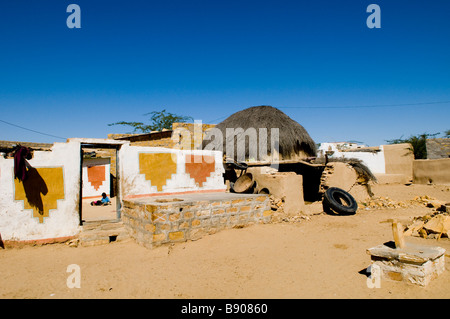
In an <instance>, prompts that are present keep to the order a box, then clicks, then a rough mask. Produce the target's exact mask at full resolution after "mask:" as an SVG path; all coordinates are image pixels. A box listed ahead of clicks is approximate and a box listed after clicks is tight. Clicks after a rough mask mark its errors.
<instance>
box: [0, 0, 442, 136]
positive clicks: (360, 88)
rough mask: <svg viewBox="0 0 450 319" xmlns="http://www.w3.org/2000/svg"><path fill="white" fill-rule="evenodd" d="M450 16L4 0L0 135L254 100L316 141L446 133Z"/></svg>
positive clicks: (213, 113)
mask: <svg viewBox="0 0 450 319" xmlns="http://www.w3.org/2000/svg"><path fill="white" fill-rule="evenodd" d="M71 3H75V4H78V5H79V6H80V8H81V29H69V28H68V27H67V25H66V19H67V17H68V16H69V14H70V13H67V12H66V8H67V6H68V5H69V4H71ZM371 3H376V4H378V5H379V6H380V8H381V29H369V28H368V27H367V25H366V19H367V17H368V16H369V13H367V12H366V8H367V6H368V5H369V4H371ZM449 17H450V1H448V0H430V1H425V0H422V1H415V0H408V1H400V0H389V1H379V0H371V1H364V0H357V1H349V0H341V1H320V0H318V1H313V0H310V1H299V0H296V1H262V0H258V1H246V0H239V1H237V0H227V1H216V0H202V1H200V0H195V1H192V0H164V1H162V0H161V1H137V0H127V1H115V0H109V1H103V0H70V1H64V0H42V1H34V0H33V1H32V0H20V1H1V2H0V45H1V47H0V121H3V122H0V140H15V141H32V142H60V141H63V140H61V139H59V138H56V137H51V136H47V135H42V134H38V133H36V132H32V131H28V130H24V129H22V128H19V127H17V126H21V127H24V128H28V129H31V130H34V131H37V132H41V133H45V134H49V135H54V136H58V137H63V138H67V137H93V138H106V136H107V134H108V133H125V132H128V131H130V130H129V129H128V128H126V127H123V126H113V127H110V126H108V125H107V124H108V123H113V122H117V121H121V120H124V121H143V120H145V117H144V116H143V114H144V113H147V112H151V111H159V110H162V109H167V110H168V111H169V112H172V113H176V114H179V115H190V116H192V117H193V118H194V119H196V120H202V121H203V122H204V123H218V122H220V121H221V120H223V119H225V118H226V117H227V116H228V115H231V114H232V113H234V112H236V111H239V110H242V109H244V108H247V107H250V106H255V105H272V106H274V107H277V108H280V109H281V110H282V111H283V112H285V113H286V114H287V115H289V116H290V117H291V118H293V119H294V120H296V121H297V122H299V123H300V124H302V125H303V126H304V127H305V128H306V129H307V130H308V132H309V133H310V135H311V137H312V138H313V139H314V140H315V141H316V142H317V143H319V142H333V141H348V140H356V141H361V142H364V143H366V144H368V145H379V144H383V143H385V140H387V139H393V138H399V137H401V136H402V135H403V136H404V137H408V136H410V135H413V134H420V133H424V132H427V133H436V132H443V131H445V130H448V129H450V120H449V119H450V18H449ZM431 102H440V103H431ZM405 104H407V105H405ZM379 105H381V106H379ZM387 105H390V106H387ZM347 106H350V107H347ZM360 106H363V107H360ZM371 106H376V107H371ZM4 121H6V122H8V123H11V124H14V125H17V126H12V125H10V124H7V123H5V122H4Z"/></svg>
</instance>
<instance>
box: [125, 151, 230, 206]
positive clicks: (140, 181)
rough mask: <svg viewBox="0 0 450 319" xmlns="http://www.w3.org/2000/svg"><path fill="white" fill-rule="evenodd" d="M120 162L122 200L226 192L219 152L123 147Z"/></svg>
mask: <svg viewBox="0 0 450 319" xmlns="http://www.w3.org/2000/svg"><path fill="white" fill-rule="evenodd" d="M196 162H197V163H196ZM119 163H120V170H121V171H120V190H119V191H120V193H121V194H122V198H123V199H126V198H133V197H140V196H152V195H164V194H176V193H192V192H222V191H225V190H226V186H225V183H224V180H223V173H224V168H223V164H222V152H219V151H210V150H208V151H205V150H192V151H191V150H178V149H168V148H162V147H148V146H134V145H133V146H131V145H123V146H122V147H121V149H120V151H119Z"/></svg>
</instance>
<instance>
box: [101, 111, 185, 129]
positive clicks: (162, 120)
mask: <svg viewBox="0 0 450 319" xmlns="http://www.w3.org/2000/svg"><path fill="white" fill-rule="evenodd" d="M144 115H151V116H150V124H144V123H143V122H125V121H120V122H116V123H111V124H108V126H113V125H127V126H131V127H132V128H133V129H134V130H133V133H136V132H141V133H150V132H151V131H162V130H163V129H168V130H171V129H172V124H173V123H186V122H187V121H189V120H190V121H193V118H192V117H191V116H182V115H175V114H173V113H170V112H166V110H162V111H159V112H158V111H153V112H150V113H145V114H144Z"/></svg>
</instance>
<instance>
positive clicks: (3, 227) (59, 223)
mask: <svg viewBox="0 0 450 319" xmlns="http://www.w3.org/2000/svg"><path fill="white" fill-rule="evenodd" d="M28 162H29V163H30V165H31V166H32V167H35V168H40V167H62V168H63V177H64V198H63V199H60V200H58V201H57V208H56V209H52V210H50V212H49V216H48V217H45V218H44V219H43V222H42V223H41V222H39V219H38V218H36V217H33V210H32V209H24V201H23V200H15V199H14V198H15V184H14V159H4V158H0V233H1V237H2V239H3V240H12V241H26V240H39V239H47V238H59V237H67V236H73V235H75V234H77V233H78V232H79V213H78V199H79V180H80V165H81V164H80V144H79V143H55V144H54V146H53V147H52V150H51V151H35V152H34V157H33V158H32V159H31V160H29V161H28Z"/></svg>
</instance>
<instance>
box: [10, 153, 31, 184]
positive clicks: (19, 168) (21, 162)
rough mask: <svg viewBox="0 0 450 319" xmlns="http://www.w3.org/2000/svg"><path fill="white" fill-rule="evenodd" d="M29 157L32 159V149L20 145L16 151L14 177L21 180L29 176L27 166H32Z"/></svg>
mask: <svg viewBox="0 0 450 319" xmlns="http://www.w3.org/2000/svg"><path fill="white" fill-rule="evenodd" d="M27 159H31V150H30V149H29V148H28V147H23V146H19V148H18V149H17V150H16V151H15V153H14V178H17V179H18V180H19V181H24V180H25V179H26V178H27V167H29V166H30V164H29V163H28V162H27Z"/></svg>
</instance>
